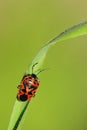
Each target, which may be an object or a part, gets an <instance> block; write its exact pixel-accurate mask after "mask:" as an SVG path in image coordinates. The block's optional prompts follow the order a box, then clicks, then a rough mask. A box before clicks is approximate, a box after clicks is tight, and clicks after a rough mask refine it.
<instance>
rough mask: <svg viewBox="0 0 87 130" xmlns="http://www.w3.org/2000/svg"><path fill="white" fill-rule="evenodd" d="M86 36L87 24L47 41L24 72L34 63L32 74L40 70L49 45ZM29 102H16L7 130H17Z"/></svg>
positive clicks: (29, 71)
mask: <svg viewBox="0 0 87 130" xmlns="http://www.w3.org/2000/svg"><path fill="white" fill-rule="evenodd" d="M85 34H87V22H84V23H81V24H78V25H75V26H73V27H71V28H69V29H67V30H65V31H64V32H62V33H60V34H59V35H58V36H56V37H54V38H53V39H52V40H51V41H49V42H48V43H47V44H46V45H45V46H44V47H42V48H41V49H40V51H39V52H38V54H37V55H36V56H35V58H34V59H33V61H32V63H31V65H30V67H29V68H28V70H27V71H26V73H31V72H32V65H34V64H35V63H38V64H37V65H36V66H35V68H34V73H36V72H38V71H39V70H41V69H42V65H43V62H44V59H45V57H46V54H47V51H48V49H49V48H50V47H51V45H54V44H55V43H57V42H60V41H64V40H67V39H70V38H75V37H77V36H80V35H85ZM28 104H29V102H19V101H17V100H16V102H15V105H14V109H13V112H12V116H11V119H10V122H9V126H8V130H17V129H18V126H19V123H20V121H21V119H22V116H23V114H24V112H25V110H26V108H27V106H28Z"/></svg>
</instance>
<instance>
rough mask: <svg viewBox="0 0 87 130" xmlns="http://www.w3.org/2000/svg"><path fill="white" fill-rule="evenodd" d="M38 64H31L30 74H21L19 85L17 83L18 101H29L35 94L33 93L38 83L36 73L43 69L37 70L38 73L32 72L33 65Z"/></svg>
mask: <svg viewBox="0 0 87 130" xmlns="http://www.w3.org/2000/svg"><path fill="white" fill-rule="evenodd" d="M36 64H38V63H35V64H34V65H33V66H32V74H26V75H24V76H23V78H22V80H21V83H20V85H18V87H17V88H18V94H17V99H18V100H19V101H29V100H30V99H31V98H32V97H34V96H35V93H36V91H37V88H38V86H39V84H40V81H39V79H38V77H37V75H38V74H39V73H40V72H41V71H43V70H41V71H39V73H38V74H34V73H33V68H34V66H35V65H36Z"/></svg>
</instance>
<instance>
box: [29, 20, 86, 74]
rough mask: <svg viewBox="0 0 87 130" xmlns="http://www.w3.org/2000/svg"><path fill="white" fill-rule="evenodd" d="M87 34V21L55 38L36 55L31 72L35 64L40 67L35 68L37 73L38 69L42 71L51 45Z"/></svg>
mask: <svg viewBox="0 0 87 130" xmlns="http://www.w3.org/2000/svg"><path fill="white" fill-rule="evenodd" d="M85 34H87V21H86V22H83V23H80V24H77V25H75V26H73V27H71V28H69V29H67V30H65V31H64V32H62V33H60V34H59V35H57V36H56V37H54V38H53V39H52V40H50V41H49V42H48V43H47V44H45V46H44V47H42V48H41V49H40V51H39V53H38V54H37V55H36V57H35V58H34V59H33V61H32V64H31V66H30V72H31V67H32V65H33V64H35V63H37V62H38V65H37V66H36V67H35V71H38V68H39V69H41V68H42V65H43V62H44V59H45V57H46V53H47V51H48V49H49V48H50V47H51V45H54V44H56V43H57V42H60V41H64V40H67V39H70V38H75V37H78V36H81V35H85Z"/></svg>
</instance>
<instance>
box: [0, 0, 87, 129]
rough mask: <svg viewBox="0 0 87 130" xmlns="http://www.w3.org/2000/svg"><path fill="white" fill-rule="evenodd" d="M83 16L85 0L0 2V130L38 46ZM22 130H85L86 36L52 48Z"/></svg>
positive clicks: (86, 16)
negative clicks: (47, 68)
mask: <svg viewBox="0 0 87 130" xmlns="http://www.w3.org/2000/svg"><path fill="white" fill-rule="evenodd" d="M85 20H87V0H82V1H80V0H73V1H72V0H15V1H13V0H12V1H11V0H7V1H6V0H3V1H1V0H0V84H1V85H0V101H1V105H0V130H7V126H8V122H9V119H10V115H11V112H12V108H13V105H14V102H15V98H16V94H17V85H18V84H19V83H20V80H21V78H22V76H23V74H24V72H25V70H26V68H27V66H28V64H29V63H31V61H32V59H33V57H34V56H35V55H36V53H37V52H38V50H39V49H40V48H41V47H42V46H43V45H44V44H45V43H46V42H47V41H49V40H50V39H51V38H53V37H54V36H55V35H57V34H59V33H60V32H62V31H64V30H65V29H67V28H68V27H71V26H72V25H74V24H78V23H80V22H83V21H85ZM45 67H49V68H50V69H49V70H48V71H45V72H43V73H42V74H41V76H40V82H41V84H40V87H39V90H38V92H37V94H36V97H35V98H33V99H32V101H31V103H30V105H29V108H28V109H27V113H26V114H25V119H24V121H23V125H22V128H21V130H29V129H30V130H86V129H87V36H81V37H78V38H75V39H71V40H67V41H64V42H61V43H58V44H56V45H55V46H53V47H52V48H51V49H50V50H49V53H48V55H47V57H46V60H45V62H44V68H45Z"/></svg>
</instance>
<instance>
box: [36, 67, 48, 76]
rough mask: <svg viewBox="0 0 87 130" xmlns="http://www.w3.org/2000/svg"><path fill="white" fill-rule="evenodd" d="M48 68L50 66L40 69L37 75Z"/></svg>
mask: <svg viewBox="0 0 87 130" xmlns="http://www.w3.org/2000/svg"><path fill="white" fill-rule="evenodd" d="M47 69H48V68H45V69H42V70H40V71H39V72H38V73H37V75H38V74H40V73H41V72H42V71H45V70H47Z"/></svg>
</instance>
